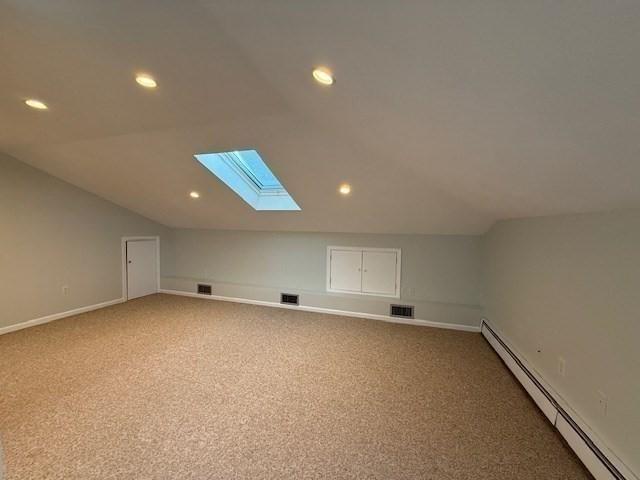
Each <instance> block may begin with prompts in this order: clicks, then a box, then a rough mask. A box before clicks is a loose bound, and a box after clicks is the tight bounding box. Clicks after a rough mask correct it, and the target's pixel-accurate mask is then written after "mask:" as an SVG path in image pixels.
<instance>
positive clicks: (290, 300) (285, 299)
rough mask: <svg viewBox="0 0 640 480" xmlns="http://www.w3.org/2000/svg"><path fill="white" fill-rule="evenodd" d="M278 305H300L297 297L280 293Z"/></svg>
mask: <svg viewBox="0 0 640 480" xmlns="http://www.w3.org/2000/svg"><path fill="white" fill-rule="evenodd" d="M280 303H283V304H285V305H300V302H299V300H298V295H294V294H292V293H281V294H280Z"/></svg>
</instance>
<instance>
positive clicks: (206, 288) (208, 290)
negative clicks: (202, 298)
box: [198, 283, 211, 295]
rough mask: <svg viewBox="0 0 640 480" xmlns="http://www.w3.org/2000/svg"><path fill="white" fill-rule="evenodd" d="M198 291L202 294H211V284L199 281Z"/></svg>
mask: <svg viewBox="0 0 640 480" xmlns="http://www.w3.org/2000/svg"><path fill="white" fill-rule="evenodd" d="M198 293H199V294H200V295H211V285H205V284H204V283H199V284H198Z"/></svg>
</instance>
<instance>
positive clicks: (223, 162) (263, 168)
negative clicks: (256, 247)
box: [195, 150, 300, 210]
mask: <svg viewBox="0 0 640 480" xmlns="http://www.w3.org/2000/svg"><path fill="white" fill-rule="evenodd" d="M195 157H196V159H197V160H198V161H199V162H200V163H201V164H202V165H203V166H204V167H205V168H206V169H207V170H209V171H210V172H211V173H213V174H214V175H215V176H216V177H218V178H219V179H220V180H222V181H223V182H224V183H225V184H226V185H227V186H228V187H229V188H231V190H233V191H234V192H236V193H237V194H238V195H239V196H240V197H241V198H242V199H243V200H244V201H245V202H247V203H248V204H249V205H251V206H252V207H253V208H254V209H255V210H300V207H299V206H298V204H297V203H296V202H295V200H294V199H293V198H291V195H289V193H288V192H287V191H286V190H285V188H284V187H283V186H282V184H281V183H280V181H279V180H278V179H277V177H276V176H275V175H274V174H273V172H272V171H271V170H270V169H269V167H268V166H267V164H266V163H264V160H262V158H261V157H260V154H259V153H258V152H257V151H256V150H240V151H231V152H220V153H201V154H198V155H195Z"/></svg>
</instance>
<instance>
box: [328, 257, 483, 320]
mask: <svg viewBox="0 0 640 480" xmlns="http://www.w3.org/2000/svg"><path fill="white" fill-rule="evenodd" d="M333 250H347V251H354V252H362V253H363V254H364V252H394V253H395V254H396V262H397V263H396V291H395V293H394V294H393V295H384V294H382V293H368V292H363V291H359V292H355V291H351V290H336V289H335V288H331V252H332V251H333ZM361 268H362V266H361ZM401 271H402V250H401V249H400V248H380V247H342V246H339V245H329V246H327V273H326V287H327V292H331V293H346V294H348V295H366V296H369V297H386V298H400V280H401V279H402V275H401ZM361 275H362V272H361ZM360 283H361V285H360V289H361V290H362V281H361V282H360ZM478 331H479V330H478Z"/></svg>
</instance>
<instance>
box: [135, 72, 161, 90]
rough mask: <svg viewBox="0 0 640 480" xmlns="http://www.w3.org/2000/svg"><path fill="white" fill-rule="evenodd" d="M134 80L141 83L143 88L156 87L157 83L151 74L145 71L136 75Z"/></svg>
mask: <svg viewBox="0 0 640 480" xmlns="http://www.w3.org/2000/svg"><path fill="white" fill-rule="evenodd" d="M136 82H138V84H140V85H142V86H143V87H144V88H156V87H157V86H158V84H157V83H156V81H155V80H154V79H153V77H152V76H151V75H147V74H146V73H140V74H138V75H136Z"/></svg>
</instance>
